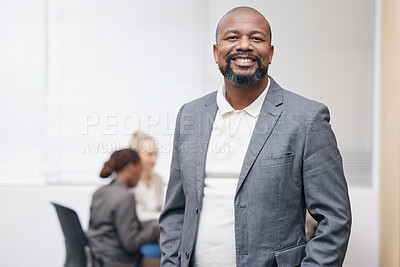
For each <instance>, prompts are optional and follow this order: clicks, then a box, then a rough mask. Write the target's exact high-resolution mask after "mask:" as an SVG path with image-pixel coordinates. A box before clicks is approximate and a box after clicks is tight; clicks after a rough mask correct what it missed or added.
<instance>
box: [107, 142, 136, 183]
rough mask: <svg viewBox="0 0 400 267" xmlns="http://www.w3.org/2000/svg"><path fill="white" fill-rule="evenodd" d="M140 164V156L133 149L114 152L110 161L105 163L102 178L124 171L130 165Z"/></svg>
mask: <svg viewBox="0 0 400 267" xmlns="http://www.w3.org/2000/svg"><path fill="white" fill-rule="evenodd" d="M139 162H140V159H139V156H138V154H137V153H136V152H135V151H133V150H132V149H129V148H125V149H121V150H117V151H115V152H113V153H112V154H111V157H110V159H109V160H108V161H107V162H106V163H104V167H103V169H102V170H101V172H100V177H101V178H107V177H109V176H110V175H111V174H112V173H113V172H118V171H120V170H123V169H124V168H125V166H126V165H128V163H133V164H138V163H139Z"/></svg>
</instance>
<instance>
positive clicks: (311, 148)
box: [159, 77, 351, 267]
mask: <svg viewBox="0 0 400 267" xmlns="http://www.w3.org/2000/svg"><path fill="white" fill-rule="evenodd" d="M270 79H271V85H270V88H269V91H268V93H267V96H266V99H265V101H264V104H263V107H262V109H261V113H260V115H259V118H258V120H257V124H256V126H255V129H254V132H253V135H252V137H251V141H250V145H249V147H248V150H247V153H246V156H245V159H244V162H243V166H242V169H241V173H240V177H239V180H238V185H237V189H236V196H235V200H234V205H235V240H236V262H237V266H255V267H261V266H268V267H270V266H271V267H272V266H299V265H301V266H341V265H342V263H343V259H344V256H345V253H346V249H347V243H348V239H349V235H350V226H351V212H350V202H349V197H348V191H347V185H346V180H345V177H344V174H343V167H342V159H341V156H340V153H339V150H338V148H337V144H336V139H335V136H334V134H333V132H332V130H331V126H330V124H329V119H330V117H329V111H328V109H327V107H326V106H324V105H323V104H320V103H317V102H315V101H311V100H308V99H306V98H303V97H301V96H299V95H296V94H294V93H291V92H289V91H286V90H284V89H282V88H281V87H280V86H279V85H278V84H277V83H276V82H275V81H274V80H273V79H272V78H271V77H270ZM216 112H217V104H216V92H213V93H211V94H209V95H206V96H204V97H202V98H200V99H197V100H195V101H192V102H190V103H187V104H185V105H184V106H183V107H182V108H181V109H180V111H179V113H178V117H177V121H176V129H175V137H174V148H173V156H172V163H171V173H170V180H169V184H168V190H167V196H166V203H165V207H164V210H163V211H162V213H161V216H160V221H159V223H160V229H161V251H162V262H161V266H164V267H166V266H189V265H190V260H191V256H192V252H193V248H194V245H195V242H196V235H197V227H198V223H199V216H200V214H201V208H202V199H203V187H204V176H205V161H206V152H207V147H208V141H209V138H210V134H211V129H212V125H213V121H214V118H215V115H216ZM306 208H307V209H308V210H309V212H310V214H311V215H312V216H313V217H314V218H315V219H316V220H317V222H318V227H317V230H316V233H315V237H314V238H313V239H312V240H311V241H310V242H308V243H306V239H305V230H304V228H305V227H304V220H305V209H306Z"/></svg>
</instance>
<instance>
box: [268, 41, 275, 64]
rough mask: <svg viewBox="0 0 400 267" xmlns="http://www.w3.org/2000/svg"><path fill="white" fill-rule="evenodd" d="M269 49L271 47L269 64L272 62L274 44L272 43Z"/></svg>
mask: <svg viewBox="0 0 400 267" xmlns="http://www.w3.org/2000/svg"><path fill="white" fill-rule="evenodd" d="M269 49H270V52H269V63H268V64H271V63H272V57H273V56H274V46H273V45H271V47H270V48H269Z"/></svg>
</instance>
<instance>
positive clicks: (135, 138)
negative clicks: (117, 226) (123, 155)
mask: <svg viewBox="0 0 400 267" xmlns="http://www.w3.org/2000/svg"><path fill="white" fill-rule="evenodd" d="M129 148H130V149H132V150H133V151H135V152H137V153H138V155H139V157H140V161H141V162H142V165H143V169H142V172H141V174H140V180H139V182H138V184H137V186H136V187H135V188H133V192H134V194H135V198H136V212H137V214H138V217H139V220H141V221H148V220H154V219H158V217H159V216H160V212H161V209H162V207H163V202H164V193H163V192H164V191H163V190H164V189H163V187H164V184H163V182H162V179H161V177H160V176H159V175H157V174H155V173H154V172H153V168H154V165H155V164H156V161H157V146H156V142H155V141H154V139H153V138H152V137H150V136H149V135H147V134H144V133H143V132H141V131H137V132H135V133H134V134H133V135H132V138H131V141H130V143H129Z"/></svg>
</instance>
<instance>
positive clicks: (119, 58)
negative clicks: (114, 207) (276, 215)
mask: <svg viewBox="0 0 400 267" xmlns="http://www.w3.org/2000/svg"><path fill="white" fill-rule="evenodd" d="M385 4H387V5H386V6H385ZM389 4H392V5H394V6H395V9H392V8H390V5H389ZM239 5H247V6H251V7H254V8H256V9H257V10H259V11H260V12H261V13H263V14H264V15H265V17H266V18H267V19H268V20H269V22H270V24H271V27H272V32H273V37H272V43H273V44H274V45H275V55H274V58H273V62H272V65H271V66H270V72H269V74H270V75H271V76H272V77H273V78H274V79H275V80H276V81H277V82H278V83H279V84H280V85H281V86H282V87H283V88H286V89H288V90H290V91H293V92H295V93H298V94H301V95H303V96H306V97H309V98H312V99H314V100H317V101H320V102H323V103H325V104H326V105H327V106H328V107H329V108H330V111H331V124H332V127H333V129H334V131H335V133H336V137H337V140H338V144H339V148H340V150H341V152H342V156H343V160H344V168H345V174H346V178H347V181H348V184H349V190H350V198H351V204H352V211H353V228H352V235H351V239H350V244H349V249H348V253H347V256H346V262H345V265H344V266H347V267H350V266H364V267H375V266H399V265H391V264H389V265H387V264H386V263H382V261H381V260H380V259H381V258H382V257H385V258H389V257H390V256H388V255H386V256H385V255H383V256H382V254H381V253H380V249H381V248H382V246H383V243H382V242H385V241H382V237H381V234H380V233H381V229H382V222H381V221H380V217H381V216H382V214H381V213H380V203H381V202H380V201H381V200H380V196H381V194H380V190H381V189H382V187H381V184H382V179H383V178H384V177H382V173H381V171H380V159H381V158H382V155H381V147H382V143H381V140H382V137H383V136H384V134H381V132H380V130H381V129H382V127H381V122H382V120H381V118H382V114H383V113H382V112H381V107H382V105H381V99H383V97H382V95H384V93H383V92H382V90H384V88H386V87H384V86H387V87H388V88H391V89H389V90H397V88H398V87H393V86H390V85H389V86H388V85H385V84H383V82H382V78H385V79H386V78H387V77H382V75H381V74H382V69H383V67H384V65H382V55H383V54H382V53H381V51H382V50H381V49H382V47H383V46H384V44H383V42H384V39H383V37H382V36H385V35H384V34H388V35H387V36H388V37H387V38H389V39H386V40H388V42H389V43H390V44H391V45H392V46H393V47H394V48H393V47H392V48H393V49H396V48H395V46H394V43H393V42H392V41H390V38H391V36H393V35H392V34H391V33H390V32H388V33H385V31H386V30H390V28H389V29H388V28H386V27H385V28H384V27H383V26H382V25H383V24H384V23H386V22H385V21H384V20H383V18H386V17H385V16H383V15H382V12H385V11H386V12H389V13H390V12H392V13H393V12H397V13H396V14H398V15H399V14H400V12H399V11H398V10H399V4H398V3H397V2H396V1H389V0H351V1H345V0H337V1H321V0H304V1H298V0H287V1H272V0H271V1H270V0H268V1H266V0H252V1H234V0H219V1H211V0H202V1H187V0H169V1H156V0H146V1H138V0H129V1H128V0H118V1H112V0H84V1H78V0H68V1H67V0H37V1H28V0H15V1H6V0H0V90H1V97H0V125H1V131H0V148H1V149H0V213H1V219H0V265H1V266H42V267H43V266H44V267H46V266H49V267H50V266H51V267H52V266H61V265H62V264H63V262H64V259H65V258H64V257H65V247H64V239H63V236H62V232H61V228H60V226H59V222H58V220H57V217H56V214H55V211H54V210H53V207H52V206H50V201H55V202H58V203H62V204H64V205H66V206H69V207H72V208H74V209H75V210H76V211H77V212H78V214H79V217H80V220H81V223H82V225H83V227H84V229H87V225H88V220H89V206H90V201H91V196H92V193H93V192H94V190H96V189H97V188H98V187H99V186H100V185H101V184H104V183H105V182H107V181H101V180H100V178H99V177H98V174H99V172H100V169H101V167H102V165H103V163H104V161H105V160H106V159H108V157H109V156H110V153H111V152H112V151H114V150H116V149H119V148H124V147H127V145H128V142H129V139H130V136H131V134H132V133H133V132H134V131H136V130H142V131H144V132H145V133H148V134H149V135H151V136H152V137H154V138H155V140H156V141H157V145H158V149H159V159H158V162H157V165H156V167H155V169H156V172H157V173H159V174H160V175H161V176H162V178H163V180H164V181H165V183H166V182H167V181H168V173H169V164H170V158H171V152H172V138H173V131H174V127H175V116H176V114H177V111H178V109H179V107H180V106H181V105H183V104H184V103H186V102H188V101H190V100H192V99H194V98H197V97H200V96H203V95H205V94H207V93H209V92H211V91H214V90H216V89H217V88H218V86H219V85H220V84H221V83H222V76H221V74H220V73H219V71H218V68H217V66H216V64H215V63H214V60H213V55H212V45H213V44H214V42H215V28H216V25H217V23H218V21H219V19H220V18H221V17H222V16H223V15H224V14H225V13H226V12H227V11H228V10H230V9H232V8H233V7H236V6H239ZM388 5H389V7H388ZM397 22H398V23H397V25H400V22H399V18H398V17H397ZM390 23H391V24H390V25H393V26H392V27H394V29H396V26H394V25H396V19H394V20H393V21H390ZM381 29H385V30H384V31H383V32H382V30H381ZM397 29H398V28H397ZM399 36H400V35H397V37H396V36H395V38H397V42H398V39H399ZM395 44H397V43H395ZM397 51H398V50H397ZM399 56H400V54H399V53H397V54H396V53H394V54H389V56H388V58H389V59H390V58H391V57H393V58H394V59H393V58H392V59H391V60H392V61H396V58H397V59H399ZM397 70H399V68H398V65H397ZM395 76H396V72H394V73H393V75H392V76H389V77H388V79H391V78H393V77H395ZM393 79H394V78H393ZM382 84H383V85H382ZM397 84H398V80H397ZM390 92H391V91H389V93H390ZM396 97H397V99H398V94H397V95H394V99H396ZM390 99H391V98H390V97H389V98H388V101H391V100H390ZM397 101H398V100H397ZM397 103H399V102H397ZM395 112H398V110H395ZM390 114H391V116H393V118H396V116H397V118H398V114H399V113H393V112H392V113H390ZM391 129H392V130H393V129H397V132H396V131H394V132H395V133H398V123H397V128H396V127H395V128H391ZM392 130H388V131H392ZM395 138H396V137H395ZM396 140H397V143H395V144H394V147H395V148H396V144H398V137H397V139H396ZM391 147H392V146H390V145H389V146H388V149H389V150H390V149H391ZM397 148H399V146H397ZM399 150H400V149H398V150H396V152H395V153H397V154H396V155H397V156H398V154H399V153H398V151H399ZM392 160H393V158H392ZM397 163H398V162H397ZM397 163H396V162H395V164H396V165H397ZM397 174H398V172H397ZM390 177H393V176H390ZM394 180H395V181H396V179H394ZM393 185H394V186H397V187H398V188H397V190H396V191H395V192H394V195H393V196H394V198H393V199H392V200H394V201H398V193H399V190H400V186H398V185H399V184H398V183H397V184H396V183H395V184H391V183H390V182H389V183H388V184H387V185H384V186H386V187H388V188H391V187H392V186H393ZM385 201H386V200H385ZM386 204H388V205H389V206H390V205H392V204H391V203H386ZM388 205H385V206H388ZM396 205H397V206H396ZM393 207H394V208H395V209H396V207H399V203H398V202H397V203H395V204H394V206H393ZM398 213H399V212H397V213H396V212H395V213H392V212H388V214H391V216H397V217H396V218H397V222H398V215H399V214H398ZM397 228H399V224H398V223H397V224H394V228H393V229H397ZM396 231H397V230H396ZM396 233H397V239H395V240H393V239H391V241H390V242H391V243H390V244H391V245H390V248H391V249H393V246H392V245H394V246H395V247H394V253H395V254H396V253H397V254H399V253H400V250H399V239H400V235H399V232H398V231H397V232H394V233H393V232H391V233H389V235H393V234H394V235H396ZM388 244H389V243H388ZM396 246H397V247H396ZM396 251H397V252H396ZM384 253H389V252H387V251H386V252H384ZM398 257H399V256H397V259H398ZM394 258H396V256H394ZM397 264H399V261H397Z"/></svg>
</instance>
